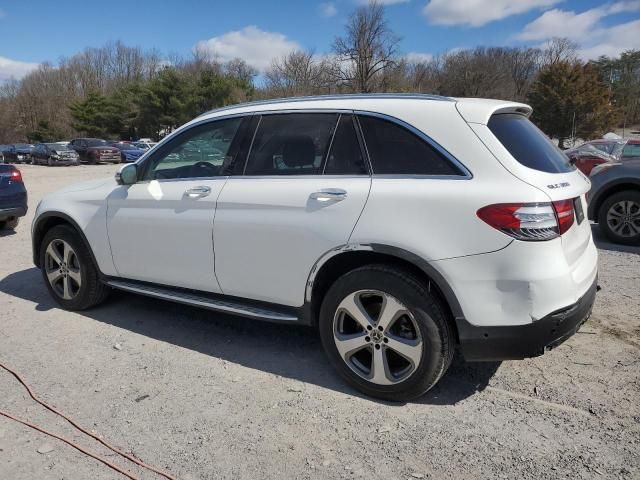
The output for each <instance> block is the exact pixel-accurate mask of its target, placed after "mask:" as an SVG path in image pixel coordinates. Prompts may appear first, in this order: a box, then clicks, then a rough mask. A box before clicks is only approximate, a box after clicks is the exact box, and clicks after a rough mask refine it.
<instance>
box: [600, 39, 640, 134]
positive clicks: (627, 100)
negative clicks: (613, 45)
mask: <svg viewBox="0 0 640 480" xmlns="http://www.w3.org/2000/svg"><path fill="white" fill-rule="evenodd" d="M592 64H593V65H594V66H595V67H596V68H598V70H599V71H600V74H601V77H602V80H603V81H604V82H605V83H606V84H607V85H608V86H609V90H610V92H611V96H612V102H613V103H614V105H615V106H616V108H617V109H618V111H619V112H620V114H621V117H622V127H623V129H625V128H626V126H627V125H628V124H629V123H635V122H637V121H639V120H640V50H628V51H626V52H623V53H622V54H621V55H620V58H609V57H606V56H605V57H600V58H599V59H598V60H596V61H594V62H592Z"/></svg>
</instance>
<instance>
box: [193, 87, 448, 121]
mask: <svg viewBox="0 0 640 480" xmlns="http://www.w3.org/2000/svg"><path fill="white" fill-rule="evenodd" d="M362 98H364V99H394V98H395V99H413V100H437V101H443V102H455V100H454V99H453V98H450V97H443V96H441V95H431V94H427V93H342V94H334V95H310V96H303V97H285V98H271V99H269V100H255V101H253V102H243V103H236V104H234V105H228V106H226V107H221V108H214V109H213V110H209V111H207V112H204V113H202V114H200V115H199V116H200V117H202V116H203V115H209V114H210V113H217V112H224V111H225V110H231V109H234V108H242V107H255V106H260V105H272V104H275V103H295V102H309V101H314V100H346V99H362Z"/></svg>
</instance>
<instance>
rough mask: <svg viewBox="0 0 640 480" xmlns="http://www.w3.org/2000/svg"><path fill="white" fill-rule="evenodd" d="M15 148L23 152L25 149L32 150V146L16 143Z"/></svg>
mask: <svg viewBox="0 0 640 480" xmlns="http://www.w3.org/2000/svg"><path fill="white" fill-rule="evenodd" d="M16 148H17V149H19V150H24V149H27V148H33V145H30V144H28V143H16Z"/></svg>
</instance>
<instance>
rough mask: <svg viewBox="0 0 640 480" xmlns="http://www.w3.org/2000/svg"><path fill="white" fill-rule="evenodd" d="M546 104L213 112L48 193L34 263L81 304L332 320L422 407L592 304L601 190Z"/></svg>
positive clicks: (349, 103)
mask: <svg viewBox="0 0 640 480" xmlns="http://www.w3.org/2000/svg"><path fill="white" fill-rule="evenodd" d="M530 113H531V108H530V107H528V106H527V105H524V104H520V103H514V102H509V101H499V100H481V99H452V98H445V97H434V96H427V95H344V96H329V97H310V98H298V99H288V100H287V99H285V100H276V101H264V102H256V103H249V104H243V105H237V106H233V107H228V108H224V109H220V110H215V111H212V112H209V113H206V114H204V115H202V116H200V117H198V118H196V119H195V120H193V121H192V122H190V123H188V124H186V125H184V126H183V127H181V128H180V129H178V130H177V131H175V132H174V133H172V134H171V135H170V136H168V137H167V138H165V139H164V140H163V141H162V142H161V143H160V144H159V145H157V146H156V147H155V148H154V150H153V151H151V152H149V153H148V154H146V155H145V156H144V157H143V158H142V159H141V160H140V161H139V162H138V163H135V164H130V165H125V166H123V167H122V168H121V169H120V171H119V173H118V174H117V175H116V178H115V179H103V180H94V181H92V182H88V183H84V184H80V185H76V186H71V187H68V188H66V189H64V190H62V191H60V192H57V193H53V194H50V195H48V196H46V197H45V198H44V199H43V200H42V202H41V203H40V205H39V206H38V208H37V211H36V214H35V218H34V221H33V226H32V233H33V252H34V262H35V264H36V265H37V266H38V267H39V268H40V269H41V270H42V275H43V279H44V281H45V283H46V285H47V288H48V289H49V292H50V293H51V295H52V296H53V298H54V299H55V300H56V301H57V302H58V303H59V304H60V305H61V306H62V307H63V308H66V309H69V310H82V309H86V308H89V307H92V306H94V305H97V304H98V303H100V302H102V301H103V300H104V299H105V298H106V296H107V294H108V293H109V291H110V290H111V289H112V288H116V289H122V290H127V291H130V292H137V293H140V294H143V295H148V296H151V297H156V298H160V299H165V300H170V301H175V302H180V303H183V304H187V305H194V306H198V307H204V308H209V309H212V310H216V311H223V312H230V313H235V314H238V315H244V316H247V317H252V318H257V319H262V320H269V321H275V322H282V323H290V324H304V325H313V326H316V327H317V328H318V329H319V332H320V336H321V339H322V343H323V346H324V348H325V350H326V352H327V355H328V357H329V360H330V361H331V363H332V364H333V365H334V366H335V367H336V369H337V370H338V371H339V372H340V374H341V375H342V376H343V377H344V378H345V379H346V380H347V381H348V382H349V383H350V384H351V385H353V386H354V387H356V388H357V389H358V390H360V391H362V392H364V393H366V394H368V395H371V396H375V397H378V398H383V399H389V400H407V399H410V398H414V397H417V396H419V395H422V394H423V393H424V392H426V391H427V390H429V389H430V388H431V387H432V386H433V385H434V384H435V383H436V382H437V381H438V380H439V379H440V378H441V377H442V375H443V374H444V373H445V371H446V370H447V368H448V367H449V364H450V362H451V360H452V357H453V353H454V350H455V349H456V348H459V349H460V351H461V352H462V354H463V355H464V357H465V358H466V359H467V360H472V361H477V360H505V359H519V358H525V357H531V356H535V355H540V354H542V353H543V352H544V351H545V350H546V349H549V348H552V347H554V346H556V345H558V344H559V343H561V342H562V341H564V340H565V339H566V338H568V337H569V336H571V335H572V334H574V333H575V332H576V331H577V329H578V328H579V327H580V326H581V325H582V323H583V322H584V321H586V319H587V318H588V316H589V314H590V312H591V307H592V305H593V302H594V299H595V294H596V290H597V252H596V248H595V246H594V244H593V241H592V238H591V228H590V226H589V222H588V221H587V220H585V216H584V211H585V206H586V204H585V193H586V192H587V191H588V190H589V181H588V179H587V178H586V177H585V176H584V175H582V174H581V173H580V172H579V171H578V170H576V169H575V168H574V167H573V166H572V165H571V164H570V163H569V162H568V160H567V158H566V157H564V156H563V155H562V153H561V152H560V151H559V150H558V149H557V148H556V147H555V146H553V145H552V144H551V143H550V142H549V141H548V140H547V138H546V137H545V136H544V135H543V134H542V133H541V132H540V131H539V130H538V129H537V128H536V127H535V126H534V125H533V124H532V123H531V122H530V121H529V120H528V118H527V117H528V116H529V115H530ZM283 361H285V360H283Z"/></svg>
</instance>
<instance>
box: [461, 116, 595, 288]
mask: <svg viewBox="0 0 640 480" xmlns="http://www.w3.org/2000/svg"><path fill="white" fill-rule="evenodd" d="M470 126H471V128H472V129H473V130H474V131H475V132H476V134H477V135H478V136H479V137H480V139H481V140H482V141H483V142H484V143H485V145H487V147H489V149H490V150H491V152H492V153H493V154H494V155H495V156H496V158H497V159H498V160H499V161H500V163H502V164H503V166H504V167H505V168H507V170H509V171H510V172H511V173H512V174H514V175H515V176H516V177H518V178H520V179H521V180H523V181H524V182H526V183H528V184H530V185H532V186H535V187H537V188H538V189H540V190H542V191H543V192H544V193H545V194H546V195H547V196H548V198H549V200H550V201H553V202H556V201H561V200H568V201H571V202H572V203H573V215H574V222H573V225H572V226H571V228H570V229H569V230H568V231H567V232H566V233H564V234H563V235H562V237H561V242H562V248H563V250H564V254H565V258H566V260H567V263H568V265H569V267H570V268H571V269H572V270H573V271H574V280H575V281H576V282H577V283H578V284H584V285H587V283H589V284H590V282H591V281H592V280H593V272H591V271H589V272H586V271H582V270H581V262H579V260H580V259H581V258H582V256H583V255H584V254H585V252H586V251H587V249H589V248H593V242H592V240H591V227H590V225H589V221H588V220H587V219H586V212H587V204H586V198H585V194H586V193H587V192H588V191H589V189H590V188H591V183H590V182H589V179H588V178H587V177H586V176H585V175H584V174H583V173H582V172H580V170H578V169H577V168H576V167H575V166H573V165H571V163H570V162H569V159H568V158H567V157H566V156H565V155H564V154H563V153H562V152H561V151H560V150H559V149H558V148H557V147H556V146H555V145H554V144H553V143H552V142H551V141H550V140H549V139H548V138H547V137H546V135H544V133H542V132H541V131H540V130H539V129H538V128H537V127H536V126H535V125H534V124H533V123H531V121H529V119H528V118H527V117H526V116H524V115H521V114H519V113H500V114H494V115H493V116H491V118H490V119H489V122H488V124H487V125H482V124H474V123H472V124H470ZM587 286H588V285H587Z"/></svg>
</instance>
